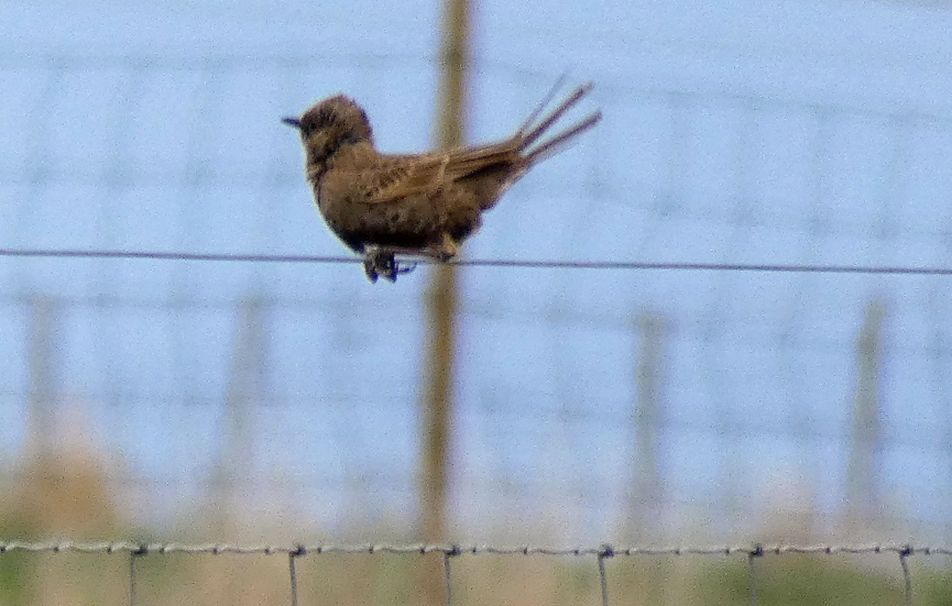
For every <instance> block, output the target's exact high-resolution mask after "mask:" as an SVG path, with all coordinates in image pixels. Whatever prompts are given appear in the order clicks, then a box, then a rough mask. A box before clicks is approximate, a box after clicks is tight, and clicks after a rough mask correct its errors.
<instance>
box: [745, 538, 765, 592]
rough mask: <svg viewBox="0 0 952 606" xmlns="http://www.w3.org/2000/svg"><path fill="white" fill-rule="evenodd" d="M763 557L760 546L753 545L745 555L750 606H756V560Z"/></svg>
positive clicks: (762, 549)
mask: <svg viewBox="0 0 952 606" xmlns="http://www.w3.org/2000/svg"><path fill="white" fill-rule="evenodd" d="M762 555H764V548H763V546H762V545H755V546H754V549H753V550H752V551H751V552H750V553H749V554H747V574H748V575H749V583H750V606H757V565H756V564H755V562H756V560H757V558H759V557H761V556H762Z"/></svg>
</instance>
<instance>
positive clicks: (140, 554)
mask: <svg viewBox="0 0 952 606" xmlns="http://www.w3.org/2000/svg"><path fill="white" fill-rule="evenodd" d="M16 552H25V553H56V554H64V553H79V554H93V555H107V554H127V555H128V556H129V604H130V606H135V604H137V596H138V594H139V589H138V583H137V576H138V572H137V570H138V562H139V561H140V560H141V559H142V558H145V557H148V556H158V555H170V554H187V555H213V556H218V555H243V556H275V555H285V556H287V557H288V574H289V595H290V604H291V606H297V604H298V573H297V568H296V562H297V561H298V560H299V559H300V558H304V557H307V556H312V557H315V556H329V555H341V554H368V555H374V554H381V555H387V554H389V555H402V556H413V555H424V556H425V555H429V554H439V555H442V556H443V572H444V592H445V593H444V595H445V604H446V605H447V606H453V574H452V566H451V560H453V559H455V558H461V557H464V556H478V555H485V556H527V557H539V556H550V557H572V558H591V559H593V560H594V561H595V563H596V566H597V570H598V578H599V586H600V590H601V601H602V606H609V604H610V603H611V600H610V596H609V583H608V573H607V571H606V566H605V561H606V560H608V559H611V558H615V557H672V556H676V557H686V556H706V557H744V558H746V560H747V562H748V575H749V578H748V580H749V598H750V604H752V605H754V606H756V604H757V603H758V600H757V588H758V585H759V580H758V572H757V566H756V564H755V562H756V560H758V559H760V558H764V557H770V556H783V555H809V556H820V555H843V554H846V555H860V556H872V555H893V556H896V557H897V559H898V561H899V565H900V570H901V573H902V579H903V595H904V598H905V603H906V604H907V605H911V604H912V603H913V581H912V574H911V573H910V570H909V565H908V559H909V558H911V557H927V556H952V548H949V547H944V546H924V545H908V544H895V543H872V544H787V543H775V544H759V543H758V544H748V545H720V546H697V545H681V546H671V547H667V546H657V547H656V546H640V547H615V546H612V545H609V544H603V545H599V546H597V547H591V546H585V547H583V546H579V547H561V548H559V547H545V546H538V545H521V546H498V545H482V544H447V543H443V544H427V543H411V544H393V543H365V544H333V543H316V544H304V543H295V544H268V545H238V544H230V543H205V544H189V543H143V542H135V541H114V542H72V541H47V542H30V541H0V557H3V556H4V555H6V554H14V553H16Z"/></svg>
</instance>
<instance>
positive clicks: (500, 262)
mask: <svg viewBox="0 0 952 606" xmlns="http://www.w3.org/2000/svg"><path fill="white" fill-rule="evenodd" d="M0 257H22V258H66V259H78V258H79V259H144V260H153V261H212V262H232V263H235V262H239V263H316V264H342V263H361V262H362V260H361V259H359V258H357V257H341V256H324V255H274V254H247V253H197V252H183V251H148V250H80V249H52V248H30V249H16V248H0ZM413 261H414V262H419V263H423V264H430V265H432V264H437V263H438V262H437V261H434V260H432V259H413ZM451 263H452V264H453V265H460V266H467V267H507V268H519V269H599V270H629V271H632V270H634V271H637V270H645V271H649V270H668V271H733V272H739V271H740V272H766V273H822V274H891V275H918V276H952V267H928V266H923V267H916V266H902V265H800V264H783V263H695V262H681V261H660V262H655V261H578V260H575V261H573V260H564V261H562V260H538V259H537V260H533V259H461V260H458V261H451Z"/></svg>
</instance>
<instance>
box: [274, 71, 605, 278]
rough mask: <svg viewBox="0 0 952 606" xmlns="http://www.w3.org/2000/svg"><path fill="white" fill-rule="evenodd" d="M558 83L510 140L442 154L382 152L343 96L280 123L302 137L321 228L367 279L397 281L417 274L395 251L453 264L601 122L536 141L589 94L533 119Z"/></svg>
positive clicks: (362, 116)
mask: <svg viewBox="0 0 952 606" xmlns="http://www.w3.org/2000/svg"><path fill="white" fill-rule="evenodd" d="M560 83H561V80H560V82H559V83H557V84H556V86H555V87H554V88H553V89H552V90H551V91H550V92H549V94H548V95H547V96H546V97H545V99H544V100H543V102H542V103H541V104H540V105H539V106H538V107H537V108H536V110H535V111H533V112H532V114H531V115H530V116H529V118H528V119H527V120H526V121H525V122H524V123H523V125H522V126H521V127H520V128H519V130H517V131H516V132H515V134H513V135H512V136H511V137H509V138H508V139H505V140H503V141H499V142H497V143H491V144H489V145H480V146H475V147H459V148H456V149H450V150H447V151H443V152H430V153H424V154H414V155H396V154H383V153H380V152H379V151H377V149H376V147H375V146H374V140H373V133H372V130H371V127H370V121H369V120H368V119H367V114H366V113H365V112H364V110H363V109H361V107H360V106H359V105H357V103H355V102H354V101H353V100H352V99H350V98H348V97H345V96H343V95H338V96H335V97H330V98H328V99H325V100H323V101H321V102H319V103H317V104H316V105H314V106H313V107H311V108H310V109H309V110H307V111H306V112H304V115H302V116H301V117H300V118H284V119H283V122H285V123H286V124H289V125H291V126H294V127H295V128H297V129H299V130H300V132H301V139H302V141H303V143H304V150H305V153H306V156H307V160H306V170H307V179H308V181H310V183H311V186H312V187H313V188H314V198H315V200H316V201H317V206H318V208H319V209H320V211H321V214H322V215H323V216H324V220H325V221H326V222H327V225H328V226H329V227H330V228H331V230H332V231H333V232H334V233H335V234H337V236H338V237H339V238H340V239H341V240H343V242H344V243H345V244H346V245H347V246H349V247H350V248H351V249H353V250H354V251H355V252H357V253H359V254H362V255H363V256H364V270H365V271H366V273H367V277H368V278H369V279H370V281H371V282H376V281H377V277H378V276H383V277H384V278H386V279H388V280H390V281H391V282H393V281H395V280H396V278H397V274H399V273H404V272H407V271H410V270H412V269H413V266H412V265H411V266H409V267H407V266H403V267H401V266H400V265H399V264H398V263H397V261H396V260H395V258H394V255H395V254H399V255H412V256H424V257H430V258H434V259H437V260H440V261H448V260H450V259H452V258H453V257H454V256H455V255H456V253H457V251H458V249H459V244H460V243H461V242H462V241H463V240H464V239H465V238H466V237H467V236H469V235H471V234H472V233H473V232H475V231H476V229H478V228H479V226H480V223H481V215H482V213H483V212H484V211H486V210H488V209H490V208H492V207H493V206H494V205H495V204H496V202H497V200H499V197H500V196H502V194H503V193H504V192H505V191H506V189H508V188H509V186H510V185H512V184H513V183H515V182H516V181H517V180H518V179H519V178H520V177H522V176H523V175H525V174H526V171H528V170H529V169H530V168H531V167H532V166H533V165H534V164H535V163H537V162H539V161H540V160H542V159H544V158H546V157H548V156H549V155H551V154H552V153H554V152H556V151H558V150H559V149H561V148H562V147H563V146H564V145H565V144H566V143H568V141H569V140H570V139H572V138H573V137H575V136H576V135H578V134H580V133H582V132H583V131H585V130H588V129H589V128H591V127H592V126H594V125H595V124H596V123H597V122H598V121H599V120H600V119H601V117H602V115H601V112H595V113H593V114H591V115H590V116H588V117H587V118H585V119H584V120H582V121H580V122H578V123H576V124H575V125H573V126H571V127H569V128H567V129H565V130H564V131H562V132H560V133H558V134H555V135H553V136H552V137H550V138H548V139H546V140H544V141H540V138H541V137H542V135H543V134H545V133H546V131H548V130H549V128H550V127H552V125H553V124H555V122H556V121H557V120H558V119H559V118H561V117H562V115H563V114H565V112H566V111H568V110H569V109H570V108H571V107H572V106H573V105H575V104H576V103H578V101H579V100H580V99H582V97H584V96H585V95H586V94H587V93H588V92H589V91H590V90H591V89H592V85H591V84H590V83H589V84H586V85H584V86H580V87H579V88H577V89H575V91H573V92H572V94H571V95H569V96H568V97H567V98H566V99H565V100H564V101H562V103H560V104H559V105H558V107H556V108H555V109H554V110H553V111H552V112H550V113H549V114H548V115H547V116H545V117H544V118H542V119H541V120H538V122H536V121H537V119H538V118H539V115H540V114H541V113H542V110H543V109H544V108H545V106H546V105H548V103H549V102H550V101H551V100H552V97H553V96H554V94H555V93H556V91H557V90H558V87H559V84H560Z"/></svg>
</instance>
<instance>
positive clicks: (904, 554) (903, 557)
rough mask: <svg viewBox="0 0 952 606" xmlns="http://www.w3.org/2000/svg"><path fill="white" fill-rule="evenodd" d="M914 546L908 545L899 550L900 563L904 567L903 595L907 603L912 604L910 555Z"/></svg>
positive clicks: (907, 604)
mask: <svg viewBox="0 0 952 606" xmlns="http://www.w3.org/2000/svg"><path fill="white" fill-rule="evenodd" d="M911 554H912V548H911V547H909V546H908V545H907V546H906V547H904V548H903V549H902V550H901V551H900V552H899V565H900V566H901V567H902V580H903V595H904V597H905V602H904V603H905V605H906V606H912V574H911V573H910V572H909V556H910V555H911Z"/></svg>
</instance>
